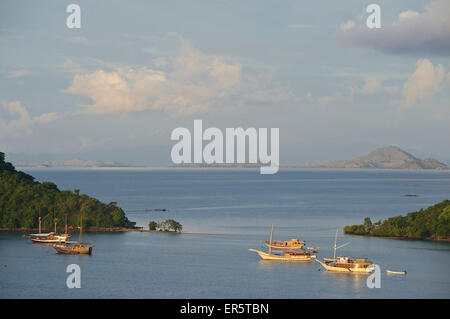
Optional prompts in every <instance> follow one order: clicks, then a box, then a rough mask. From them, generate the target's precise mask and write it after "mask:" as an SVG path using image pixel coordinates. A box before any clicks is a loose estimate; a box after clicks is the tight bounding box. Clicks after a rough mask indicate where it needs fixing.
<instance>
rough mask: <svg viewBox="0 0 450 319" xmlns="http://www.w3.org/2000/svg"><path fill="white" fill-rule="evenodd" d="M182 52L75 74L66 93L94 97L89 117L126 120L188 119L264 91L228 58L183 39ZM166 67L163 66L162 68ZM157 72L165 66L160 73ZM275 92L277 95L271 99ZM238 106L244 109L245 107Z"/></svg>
mask: <svg viewBox="0 0 450 319" xmlns="http://www.w3.org/2000/svg"><path fill="white" fill-rule="evenodd" d="M178 38H179V40H180V43H181V47H180V52H179V54H178V55H177V56H176V57H174V58H165V59H164V60H158V61H157V63H155V69H152V68H148V67H140V68H136V67H115V68H113V69H112V70H110V71H105V70H102V69H99V70H96V71H93V72H82V73H78V74H75V76H74V78H73V81H72V84H71V86H70V87H69V88H68V89H66V92H67V93H71V94H77V95H83V96H87V97H89V98H90V99H91V100H92V101H93V104H91V105H85V106H84V112H87V113H93V114H108V113H110V114H126V113H129V112H135V111H142V110H147V109H151V110H161V111H164V112H167V113H169V114H172V115H187V114H193V113H196V112H200V111H205V110H210V109H211V108H213V107H220V106H229V104H230V103H232V101H234V102H233V103H235V104H236V103H237V102H236V99H239V100H240V101H242V100H246V99H247V100H249V101H251V100H252V97H254V96H255V95H258V93H259V96H261V95H260V93H261V91H260V90H258V85H255V86H253V85H252V84H250V83H253V82H252V81H248V79H247V78H243V75H242V66H241V65H240V64H237V63H233V62H230V61H228V60H227V59H226V58H224V57H219V56H211V55H206V54H204V53H202V52H201V51H199V50H196V49H194V48H193V47H192V46H191V45H190V43H189V42H187V41H186V40H184V39H183V38H181V37H178ZM161 61H163V62H164V63H161ZM158 66H164V71H163V70H158V69H157V67H158ZM279 90H280V89H279V88H276V87H275V88H273V89H272V90H269V91H268V92H266V93H267V94H268V95H269V96H270V98H271V99H272V100H273V99H274V97H275V98H280V99H281V98H283V97H286V96H288V95H283V94H280V92H278V91H279ZM270 92H273V93H274V94H270ZM238 104H241V103H240V102H239V103H238Z"/></svg>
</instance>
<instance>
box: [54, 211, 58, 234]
mask: <svg viewBox="0 0 450 319" xmlns="http://www.w3.org/2000/svg"><path fill="white" fill-rule="evenodd" d="M53 221H54V222H55V233H56V224H57V223H58V218H56V215H55V209H54V208H53Z"/></svg>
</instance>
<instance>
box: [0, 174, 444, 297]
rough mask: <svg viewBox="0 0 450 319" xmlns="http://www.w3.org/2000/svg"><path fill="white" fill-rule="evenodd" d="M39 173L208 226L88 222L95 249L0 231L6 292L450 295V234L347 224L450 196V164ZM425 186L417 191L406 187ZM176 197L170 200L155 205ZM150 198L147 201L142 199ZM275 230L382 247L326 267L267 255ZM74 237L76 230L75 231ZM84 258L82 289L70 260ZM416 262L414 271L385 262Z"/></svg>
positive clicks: (145, 216)
mask: <svg viewBox="0 0 450 319" xmlns="http://www.w3.org/2000/svg"><path fill="white" fill-rule="evenodd" d="M27 172H28V173H30V174H32V175H33V176H35V177H36V178H37V180H39V181H53V182H55V183H56V184H57V185H58V187H59V188H60V189H72V190H73V189H75V188H78V189H80V190H81V192H82V193H86V194H89V195H91V196H94V197H97V198H99V199H100V200H102V201H104V202H110V201H116V202H118V205H119V206H120V207H122V208H123V209H124V210H125V211H126V212H127V216H128V217H129V218H130V219H131V220H133V221H136V222H137V224H138V226H146V225H147V224H148V222H149V221H150V220H164V219H167V218H173V219H176V220H178V221H180V222H181V223H182V224H183V226H184V231H186V232H192V233H203V234H178V235H173V234H157V233H135V232H129V233H113V234H111V233H86V234H85V236H83V238H84V239H85V240H87V241H90V242H92V243H93V244H94V245H95V247H94V251H93V254H92V255H91V256H70V255H58V254H56V253H55V251H54V250H53V249H52V248H50V247H48V246H45V245H40V244H33V243H31V242H30V241H29V240H27V239H25V238H23V237H21V234H17V233H0V297H1V298H450V276H449V272H448V270H449V267H450V244H449V243H436V242H425V241H403V240H395V239H382V238H366V237H359V236H348V235H342V227H343V226H344V225H347V224H355V223H358V224H360V223H362V221H363V218H364V217H366V216H368V217H371V218H372V220H373V221H376V220H378V219H384V218H387V217H390V216H395V215H399V214H405V213H407V212H409V211H413V210H417V209H420V208H422V207H423V208H425V207H427V206H429V205H431V204H434V203H437V202H439V201H441V200H443V199H449V198H450V172H443V171H442V172H439V171H396V170H312V169H311V170H309V169H297V170H286V169H282V170H280V171H279V173H277V174H275V175H260V174H259V171H258V170H252V169H241V170H232V169H80V170H75V169H64V170H57V169H29V170H27ZM406 194H415V195H418V196H417V197H405V196H404V195H406ZM163 208H164V209H167V210H168V211H166V212H159V211H152V210H154V209H163ZM144 210H148V211H144ZM272 224H274V227H275V239H289V238H294V237H300V238H301V239H304V240H306V241H307V244H308V245H310V246H315V247H319V249H320V253H319V257H320V258H323V257H328V256H331V255H332V245H333V242H334V234H335V230H336V228H337V227H338V228H339V230H340V236H339V239H338V241H339V242H340V243H345V242H350V245H348V246H346V247H344V248H342V249H341V250H340V253H341V254H345V255H350V256H359V257H369V258H371V259H373V260H374V261H375V262H376V263H377V264H379V265H380V267H381V269H382V276H381V288H380V289H369V288H367V285H366V279H367V276H365V275H347V274H334V273H328V272H323V271H319V269H320V266H319V265H318V264H316V263H275V262H263V261H261V260H260V259H259V257H258V256H257V255H256V254H255V253H252V252H249V251H248V248H256V249H258V248H261V246H262V241H263V240H265V239H267V238H268V236H269V232H270V229H271V225H272ZM74 237H75V238H76V236H74ZM73 263H76V264H79V265H80V267H81V285H82V288H81V289H68V288H67V287H66V278H67V276H68V273H66V267H67V265H69V264H73ZM386 269H391V270H404V269H406V270H407V271H408V274H407V275H406V276H398V275H397V276H396V275H386V274H385V270H386Z"/></svg>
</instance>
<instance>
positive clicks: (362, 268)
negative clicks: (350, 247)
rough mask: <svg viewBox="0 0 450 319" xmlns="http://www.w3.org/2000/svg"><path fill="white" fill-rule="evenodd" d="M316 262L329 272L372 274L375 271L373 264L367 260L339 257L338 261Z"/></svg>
mask: <svg viewBox="0 0 450 319" xmlns="http://www.w3.org/2000/svg"><path fill="white" fill-rule="evenodd" d="M316 261H317V262H318V263H319V264H321V265H322V266H323V267H324V268H325V269H326V270H328V271H335V272H347V273H352V272H353V273H366V274H370V273H372V272H373V271H374V270H375V268H374V265H373V263H372V262H371V261H370V260H368V259H367V258H352V257H338V258H336V261H329V262H322V261H320V260H318V259H317V260H316Z"/></svg>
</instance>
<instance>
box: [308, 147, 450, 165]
mask: <svg viewBox="0 0 450 319" xmlns="http://www.w3.org/2000/svg"><path fill="white" fill-rule="evenodd" d="M307 167H319V168H390V169H439V170H444V169H450V166H448V165H446V164H444V163H441V162H439V161H438V160H436V159H434V158H426V159H423V160H421V159H419V158H416V157H414V156H413V155H411V154H409V153H407V152H405V151H404V150H402V149H401V148H399V147H397V146H389V147H383V148H379V149H376V150H374V151H372V152H370V153H369V154H367V155H365V156H361V157H355V158H353V159H351V160H334V161H331V162H327V163H323V164H312V165H308V166H307Z"/></svg>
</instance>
